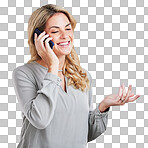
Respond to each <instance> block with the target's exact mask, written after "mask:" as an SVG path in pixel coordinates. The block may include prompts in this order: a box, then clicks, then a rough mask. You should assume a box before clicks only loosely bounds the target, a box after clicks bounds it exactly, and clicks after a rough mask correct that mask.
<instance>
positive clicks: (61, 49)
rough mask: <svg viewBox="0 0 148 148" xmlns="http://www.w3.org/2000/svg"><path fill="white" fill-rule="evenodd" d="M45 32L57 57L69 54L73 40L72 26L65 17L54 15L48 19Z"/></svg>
mask: <svg viewBox="0 0 148 148" xmlns="http://www.w3.org/2000/svg"><path fill="white" fill-rule="evenodd" d="M45 31H46V33H47V34H49V37H52V38H53V39H52V41H53V42H54V46H53V51H54V53H55V54H56V55H57V56H58V57H59V56H63V55H68V54H69V53H70V52H71V49H72V46H73V40H74V34H73V30H72V26H71V24H70V21H69V20H68V18H67V16H66V15H65V14H63V13H56V14H54V15H53V16H52V17H51V18H49V19H48V21H47V22H46V26H45Z"/></svg>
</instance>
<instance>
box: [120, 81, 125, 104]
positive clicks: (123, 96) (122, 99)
mask: <svg viewBox="0 0 148 148" xmlns="http://www.w3.org/2000/svg"><path fill="white" fill-rule="evenodd" d="M122 91H123V93H122V94H123V95H122V97H121V102H124V101H125V97H126V90H125V86H124V83H123V84H122Z"/></svg>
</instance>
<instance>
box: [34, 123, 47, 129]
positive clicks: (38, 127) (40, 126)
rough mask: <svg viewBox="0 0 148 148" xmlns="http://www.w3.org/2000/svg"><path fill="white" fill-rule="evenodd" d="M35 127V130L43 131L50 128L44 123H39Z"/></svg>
mask: <svg viewBox="0 0 148 148" xmlns="http://www.w3.org/2000/svg"><path fill="white" fill-rule="evenodd" d="M33 126H34V127H35V128H37V129H40V130H42V129H45V128H46V127H47V126H48V124H47V123H43V122H41V123H39V122H38V123H37V124H34V125H33Z"/></svg>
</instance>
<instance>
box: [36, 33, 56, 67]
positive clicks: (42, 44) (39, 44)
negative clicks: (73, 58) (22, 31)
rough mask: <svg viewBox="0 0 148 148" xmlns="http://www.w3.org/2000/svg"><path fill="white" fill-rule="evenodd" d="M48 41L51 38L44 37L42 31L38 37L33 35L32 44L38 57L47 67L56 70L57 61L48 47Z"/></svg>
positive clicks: (47, 35)
mask: <svg viewBox="0 0 148 148" xmlns="http://www.w3.org/2000/svg"><path fill="white" fill-rule="evenodd" d="M46 38H47V39H46ZM45 39H46V40H45ZM44 40H45V41H44ZM50 40H52V38H51V37H49V34H46V35H45V31H43V32H42V33H41V34H40V35H39V36H37V34H36V33H35V39H34V42H35V47H36V50H37V52H38V54H39V56H40V57H41V58H42V60H43V61H44V62H45V63H46V64H47V66H48V67H52V66H55V67H57V68H58V66H59V59H58V57H57V56H56V54H55V53H54V52H53V50H52V49H51V47H50V45H49V41H50Z"/></svg>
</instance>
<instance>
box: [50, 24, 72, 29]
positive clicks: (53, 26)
mask: <svg viewBox="0 0 148 148" xmlns="http://www.w3.org/2000/svg"><path fill="white" fill-rule="evenodd" d="M69 25H71V23H69V24H67V25H66V26H65V27H67V26H69ZM51 28H60V27H58V26H51V27H50V28H49V30H50V29H51Z"/></svg>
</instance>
